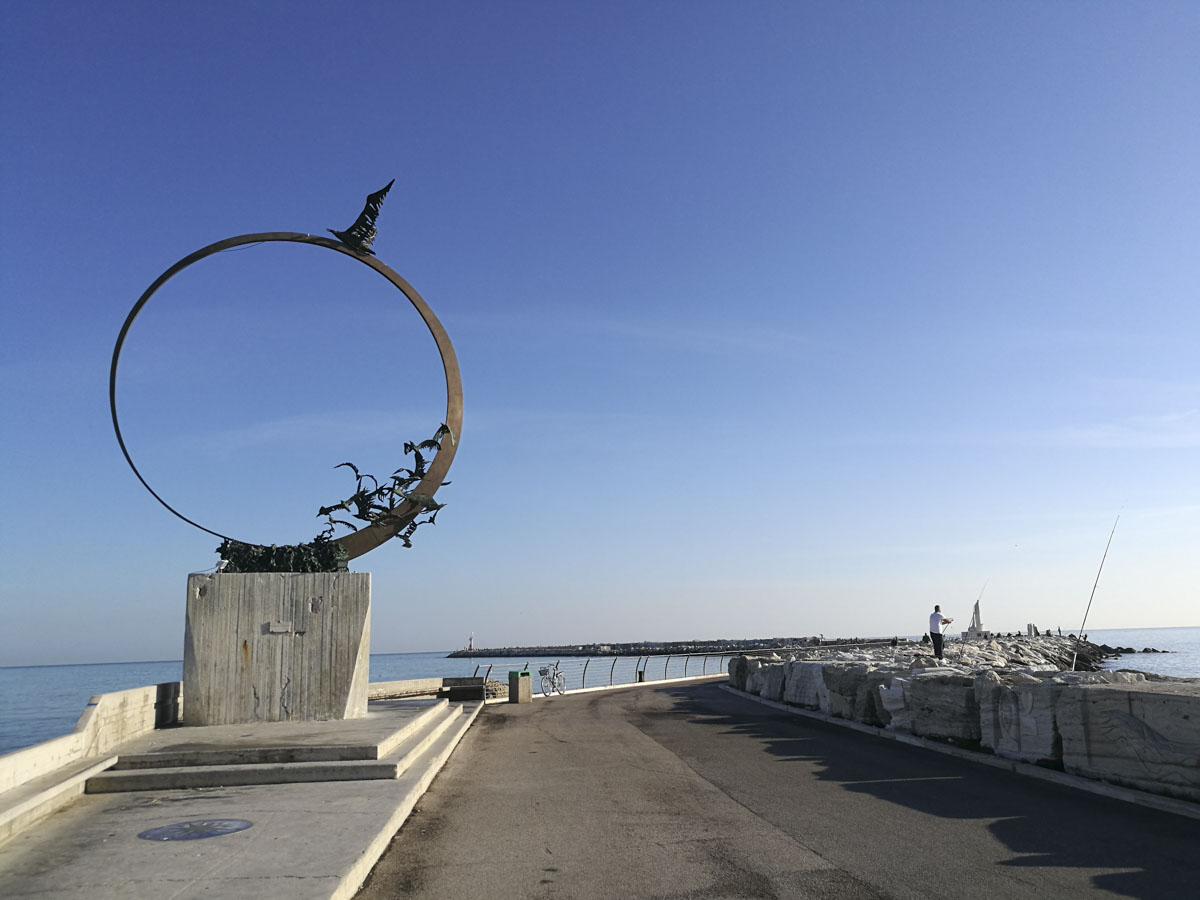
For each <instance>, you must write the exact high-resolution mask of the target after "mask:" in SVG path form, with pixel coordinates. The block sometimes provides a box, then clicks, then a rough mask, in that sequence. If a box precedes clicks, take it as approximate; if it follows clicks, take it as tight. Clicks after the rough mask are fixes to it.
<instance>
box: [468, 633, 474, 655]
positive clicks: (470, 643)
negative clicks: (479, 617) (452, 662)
mask: <svg viewBox="0 0 1200 900" xmlns="http://www.w3.org/2000/svg"><path fill="white" fill-rule="evenodd" d="M467 652H468V653H474V652H475V632H473V631H472V632H471V636H470V637H469V638H467Z"/></svg>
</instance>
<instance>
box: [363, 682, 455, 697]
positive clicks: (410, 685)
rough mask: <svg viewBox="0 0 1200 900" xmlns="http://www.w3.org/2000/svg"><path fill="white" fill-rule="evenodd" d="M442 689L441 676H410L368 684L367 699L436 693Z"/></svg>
mask: <svg viewBox="0 0 1200 900" xmlns="http://www.w3.org/2000/svg"><path fill="white" fill-rule="evenodd" d="M441 689H442V679H441V678H409V679H408V680H406V681H376V682H373V683H372V684H371V685H370V686H368V688H367V699H368V700H387V699H388V698H389V697H411V696H413V695H415V694H436V693H437V692H438V691H440V690H441Z"/></svg>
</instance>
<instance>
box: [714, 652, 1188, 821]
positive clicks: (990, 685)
mask: <svg viewBox="0 0 1200 900" xmlns="http://www.w3.org/2000/svg"><path fill="white" fill-rule="evenodd" d="M923 662H924V663H925V665H923V666H919V667H917V668H911V669H910V668H909V667H908V666H902V665H898V664H896V662H895V661H893V662H887V661H885V662H883V663H876V662H871V661H852V660H846V659H840V660H819V659H817V660H811V659H810V660H789V661H783V660H767V661H764V660H761V659H755V658H748V657H737V658H734V659H731V660H730V662H729V684H730V686H731V687H733V688H736V689H738V690H743V691H745V692H747V693H750V694H754V695H756V696H759V697H762V698H764V699H767V700H773V701H777V702H782V703H785V704H788V705H791V706H797V707H801V708H804V709H809V710H816V711H819V712H821V713H824V714H825V715H828V716H831V717H834V718H841V719H846V720H847V721H853V722H857V723H860V724H862V725H869V726H874V727H877V728H886V729H888V730H891V731H896V732H907V733H911V734H913V735H916V736H919V737H924V738H927V739H931V740H936V741H942V742H947V743H951V744H955V745H957V746H959V747H963V748H965V749H969V750H981V751H983V752H986V753H992V754H995V755H996V756H1002V757H1005V758H1008V759H1013V760H1019V761H1022V762H1029V763H1036V764H1038V765H1041V766H1045V767H1048V768H1052V769H1057V770H1059V771H1065V772H1068V773H1071V774H1075V775H1081V776H1084V777H1086V778H1092V779H1097V780H1101V781H1106V782H1111V783H1113V784H1119V785H1123V786H1126V787H1132V788H1137V789H1139V790H1142V791H1146V792H1149V793H1155V794H1160V795H1163V796H1168V797H1175V798H1178V799H1184V800H1191V801H1194V802H1200V679H1170V678H1165V677H1163V676H1154V675H1151V676H1147V675H1145V674H1144V673H1141V672H1128V671H1116V672H1111V671H1109V672H1103V671H1102V672H1086V673H1085V672H1079V673H1074V672H1057V671H1055V672H1047V671H1037V670H1036V669H1040V668H1041V667H1033V666H1028V667H1025V668H1022V669H1009V670H1005V669H987V670H983V671H980V670H975V671H963V670H961V669H956V668H954V667H949V666H936V665H934V666H930V665H929V663H928V661H923Z"/></svg>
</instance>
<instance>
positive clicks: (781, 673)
mask: <svg viewBox="0 0 1200 900" xmlns="http://www.w3.org/2000/svg"><path fill="white" fill-rule="evenodd" d="M787 668H788V663H785V662H779V663H772V664H771V665H768V666H765V667H764V668H763V671H764V672H765V673H766V677H764V678H763V683H762V687H760V688H759V689H758V695H759V696H760V697H762V698H763V699H764V700H775V701H778V702H780V703H782V702H783V688H784V682H785V681H786V679H787Z"/></svg>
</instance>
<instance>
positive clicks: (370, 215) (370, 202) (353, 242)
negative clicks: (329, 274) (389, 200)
mask: <svg viewBox="0 0 1200 900" xmlns="http://www.w3.org/2000/svg"><path fill="white" fill-rule="evenodd" d="M395 183H396V179H395V178H393V179H392V180H391V181H389V182H388V183H387V186H386V187H384V188H382V189H381V190H378V191H376V192H375V193H373V194H368V195H367V202H366V205H365V206H363V211H362V212H360V213H359V214H358V218H357V219H355V220H354V224H353V225H351V226H350V227H349V228H347V229H346V230H345V231H334V230H333V229H332V228H329V229H326V230H327V231H328V232H329V233H330V234H332V235H333V236H334V237H336V238H337V239H338V240H339V241H341V242H342V243H343V244H345V245H346V246H348V247H353V248H354V249H355V250H357V251H358V252H359V253H366V254H368V255H370V256H374V255H375V251H374V250H372V249H371V242H372V241H374V240H375V219H376V218H378V216H379V210H380V209H381V208H382V207H383V198H384V197H386V196H387V192H388V191H390V190H391V189H392V185H393V184H395Z"/></svg>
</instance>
